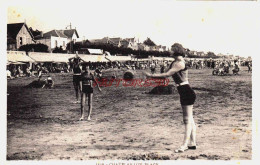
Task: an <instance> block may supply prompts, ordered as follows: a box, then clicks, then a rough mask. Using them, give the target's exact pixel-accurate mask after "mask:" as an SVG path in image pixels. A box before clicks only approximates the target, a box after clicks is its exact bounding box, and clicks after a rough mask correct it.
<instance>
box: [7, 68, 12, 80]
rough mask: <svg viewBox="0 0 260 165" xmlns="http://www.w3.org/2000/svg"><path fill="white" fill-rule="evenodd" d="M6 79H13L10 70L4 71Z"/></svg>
mask: <svg viewBox="0 0 260 165" xmlns="http://www.w3.org/2000/svg"><path fill="white" fill-rule="evenodd" d="M6 74H7V79H13V77H12V75H11V72H10V70H6Z"/></svg>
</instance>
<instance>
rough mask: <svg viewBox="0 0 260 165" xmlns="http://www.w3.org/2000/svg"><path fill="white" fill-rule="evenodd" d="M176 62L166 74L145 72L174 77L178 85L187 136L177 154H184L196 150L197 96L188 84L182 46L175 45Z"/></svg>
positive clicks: (162, 76)
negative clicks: (194, 111) (195, 116)
mask: <svg viewBox="0 0 260 165" xmlns="http://www.w3.org/2000/svg"><path fill="white" fill-rule="evenodd" d="M172 49H173V52H174V53H173V57H174V59H175V60H174V61H173V62H172V63H171V65H170V66H169V68H168V70H167V71H166V72H165V73H160V74H150V73H147V72H145V74H146V76H147V77H151V78H166V77H170V76H172V78H173V80H174V82H175V83H176V85H177V89H178V92H179V95H180V102H181V106H182V111H183V121H184V125H185V134H184V139H183V143H182V145H181V146H180V147H179V148H178V149H176V150H175V152H177V153H178V152H184V151H185V150H188V149H196V147H197V146H196V125H195V122H194V119H193V104H194V102H195V100H196V94H195V92H194V91H193V89H192V88H191V87H190V85H189V82H188V70H187V67H186V66H185V60H184V56H185V50H184V48H183V47H182V45H181V44H174V47H172Z"/></svg>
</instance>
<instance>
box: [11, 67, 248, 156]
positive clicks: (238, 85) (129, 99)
mask: <svg viewBox="0 0 260 165" xmlns="http://www.w3.org/2000/svg"><path fill="white" fill-rule="evenodd" d="M106 74H107V75H108V76H109V73H104V75H106ZM138 75H139V78H140V77H142V76H141V75H142V74H140V71H135V77H138ZM51 76H52V78H53V80H54V81H55V87H54V88H53V89H37V88H32V89H31V88H24V86H26V85H28V84H29V83H31V82H32V81H33V80H36V78H27V77H23V78H17V79H13V80H8V87H7V89H8V94H9V95H8V96H7V99H8V105H7V115H8V116H7V159H8V160H63V159H65V160H93V159H101V160H103V159H124V160H125V159H131V160H132V159H134V160H140V159H142V160H144V159H145V160H148V159H153V160H159V159H164V160H165V159H170V160H186V159H192V160H194V159H207V160H250V159H251V156H252V78H251V76H252V75H251V73H247V72H246V68H242V71H241V72H240V74H239V75H237V76H212V70H210V69H203V70H194V69H191V70H190V71H189V78H190V79H189V81H190V84H191V86H192V87H193V88H194V90H195V92H196V94H197V100H196V103H195V104H194V118H195V122H196V123H197V145H198V148H197V150H189V151H186V152H184V153H174V149H176V148H177V147H179V145H180V144H181V142H182V140H183V132H184V126H183V122H182V111H181V107H180V103H179V95H178V93H177V92H173V94H171V95H151V94H147V93H148V92H149V91H151V89H152V88H153V87H139V86H136V87H124V86H122V85H120V86H118V87H115V86H111V87H102V92H98V90H97V88H95V89H94V98H93V113H92V120H91V121H78V119H79V118H80V104H73V102H74V101H75V92H74V88H73V85H72V74H67V73H65V74H63V73H59V74H51ZM118 76H119V77H120V74H118ZM170 84H173V83H172V82H170Z"/></svg>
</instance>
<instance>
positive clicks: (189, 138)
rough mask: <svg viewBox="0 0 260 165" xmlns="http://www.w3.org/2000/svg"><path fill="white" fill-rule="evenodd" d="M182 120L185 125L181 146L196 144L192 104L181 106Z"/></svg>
mask: <svg viewBox="0 0 260 165" xmlns="http://www.w3.org/2000/svg"><path fill="white" fill-rule="evenodd" d="M182 110H183V122H184V125H185V133H184V140H183V144H182V146H188V144H189V142H190V144H191V145H192V146H195V145H196V125H195V122H194V119H193V105H188V106H182Z"/></svg>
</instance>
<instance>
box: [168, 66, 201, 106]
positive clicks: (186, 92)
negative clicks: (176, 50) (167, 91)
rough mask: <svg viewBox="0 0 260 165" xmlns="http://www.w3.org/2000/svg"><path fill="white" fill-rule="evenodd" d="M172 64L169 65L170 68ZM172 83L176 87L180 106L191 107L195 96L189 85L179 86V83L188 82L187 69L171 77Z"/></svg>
mask: <svg viewBox="0 0 260 165" xmlns="http://www.w3.org/2000/svg"><path fill="white" fill-rule="evenodd" d="M173 63H174V62H172V63H171V65H170V68H171V67H172V65H173ZM172 78H173V80H174V82H175V83H176V84H177V85H178V86H177V90H178V93H179V95H180V102H181V105H184V106H186V105H193V104H194V102H195V100H196V94H195V92H194V90H193V89H192V88H191V87H190V85H189V84H184V85H181V83H183V82H185V81H188V68H187V66H186V64H185V68H184V69H182V70H180V71H178V72H176V73H174V74H173V75H172Z"/></svg>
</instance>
